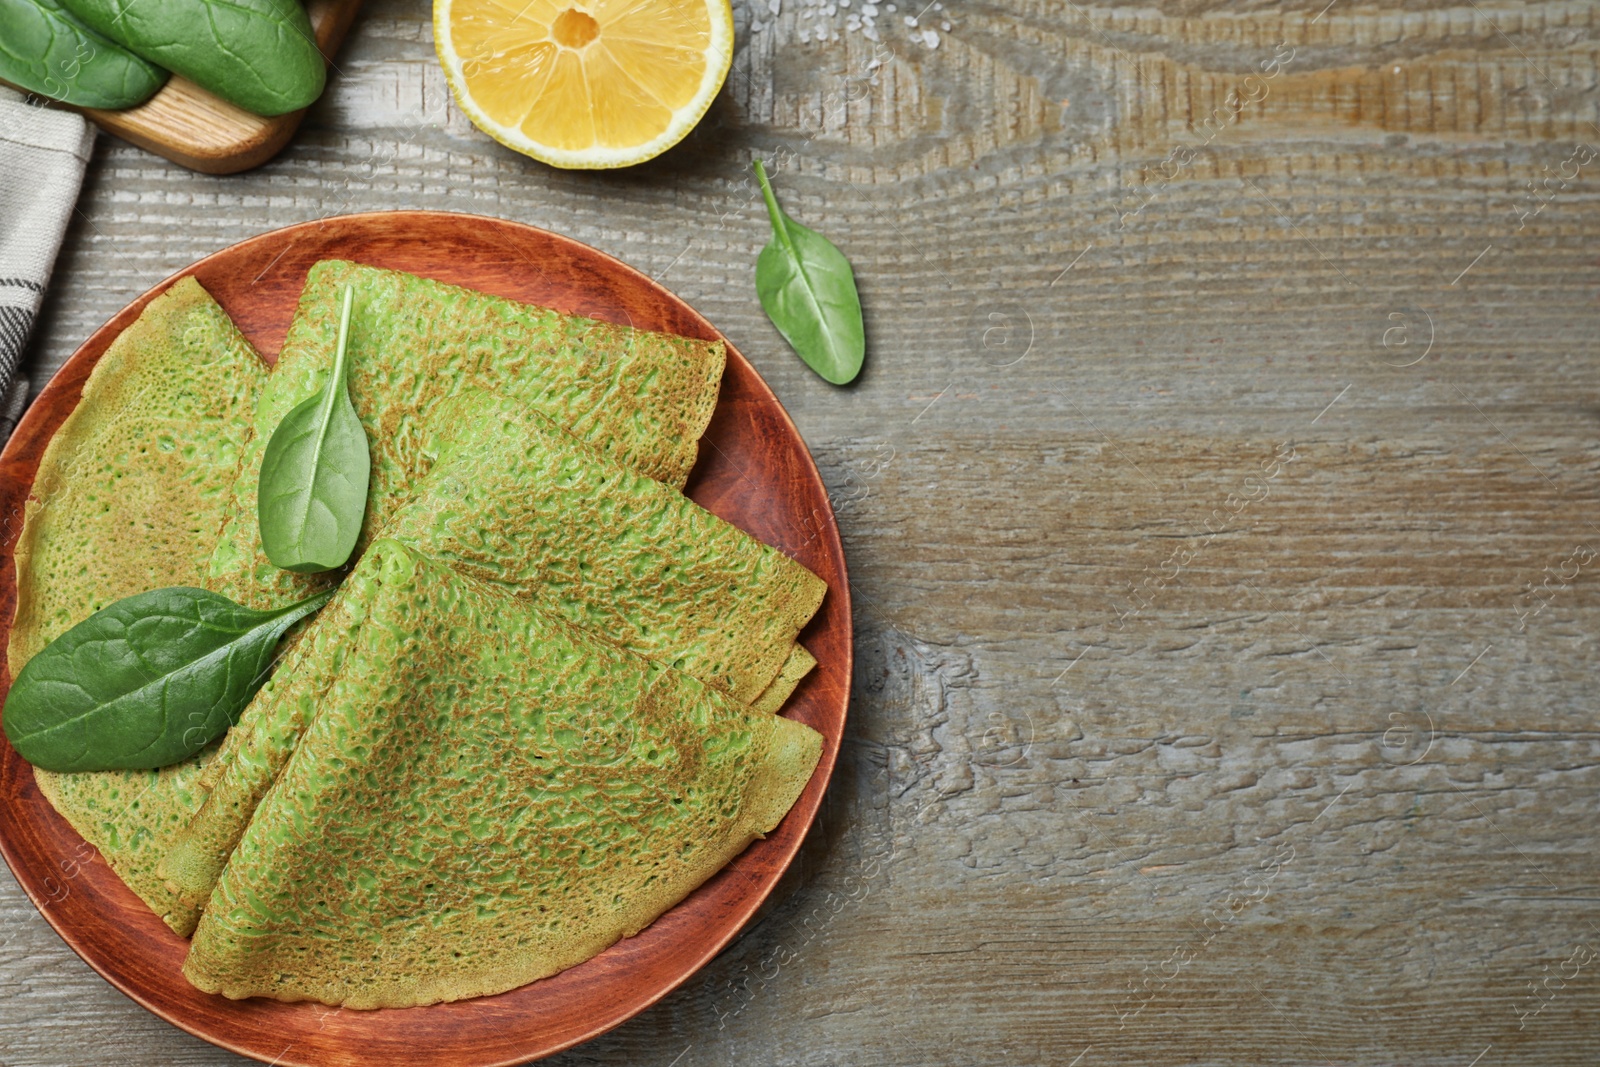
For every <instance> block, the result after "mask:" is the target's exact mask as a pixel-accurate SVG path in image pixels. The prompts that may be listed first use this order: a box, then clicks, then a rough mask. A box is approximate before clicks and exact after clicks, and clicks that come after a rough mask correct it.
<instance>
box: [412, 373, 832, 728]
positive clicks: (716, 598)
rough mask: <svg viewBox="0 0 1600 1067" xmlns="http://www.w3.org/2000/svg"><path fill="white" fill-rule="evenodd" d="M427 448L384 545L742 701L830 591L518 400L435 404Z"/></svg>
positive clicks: (470, 396) (471, 396)
mask: <svg viewBox="0 0 1600 1067" xmlns="http://www.w3.org/2000/svg"><path fill="white" fill-rule="evenodd" d="M423 451H424V452H425V453H426V454H428V455H430V456H432V457H434V461H433V466H432V469H431V471H430V472H429V474H428V476H427V477H426V478H425V479H423V481H422V482H421V483H420V485H419V486H418V489H417V492H416V493H415V495H414V496H413V497H412V498H411V500H410V502H409V503H407V504H405V505H404V506H402V507H401V508H399V510H397V511H396V512H395V513H394V516H393V517H392V518H391V519H390V520H389V522H388V523H387V524H386V525H385V526H384V528H383V535H384V536H385V537H392V538H394V539H395V540H397V541H401V542H403V543H405V544H408V545H412V546H414V547H416V548H417V549H419V550H421V551H422V552H423V553H424V554H425V555H428V556H431V557H433V558H435V559H438V560H441V561H443V562H445V563H449V564H451V565H452V566H455V567H457V568H459V569H462V570H465V571H466V572H468V573H470V574H473V575H475V576H477V577H479V578H483V579H485V580H488V581H491V582H494V583H496V584H498V585H501V586H503V587H504V588H506V589H507V590H509V591H511V592H515V593H520V594H524V595H527V596H531V597H532V598H533V599H534V600H535V601H536V602H537V603H538V604H539V605H540V606H541V607H544V608H546V609H548V610H550V611H554V612H555V613H557V614H559V615H560V616H562V617H563V618H565V619H567V620H568V621H569V622H572V623H575V624H577V625H579V626H582V627H584V628H586V629H588V630H592V631H594V632H595V633H597V634H600V635H602V636H604V637H605V638H607V639H609V640H611V641H613V642H614V643H616V644H619V645H622V646H623V647H624V648H627V649H630V650H632V651H634V652H637V653H639V654H640V655H642V656H646V657H648V658H652V659H660V660H663V661H664V662H666V663H668V664H670V665H672V666H674V667H677V668H678V669H679V670H681V671H683V672H684V673H686V674H690V675H693V676H694V677H696V678H698V679H700V680H701V681H702V682H705V683H706V684H708V685H712V686H715V687H716V688H718V689H721V690H723V691H724V692H726V693H729V694H731V695H732V696H734V697H735V698H737V699H739V700H742V701H745V702H746V703H748V702H750V701H753V700H754V699H756V697H758V696H759V695H760V694H761V693H762V692H763V691H764V690H765V689H766V688H767V686H768V685H769V684H771V683H772V681H773V680H774V679H775V678H776V676H777V675H778V673H779V670H780V668H781V667H782V666H783V665H784V664H785V662H786V661H787V660H789V659H790V657H791V655H792V654H794V648H795V643H794V642H795V637H796V635H798V634H799V632H800V630H801V629H802V628H803V627H804V626H805V625H806V623H807V622H809V621H810V620H811V616H812V615H814V614H816V611H817V608H818V606H819V605H820V604H821V603H822V598H823V595H824V594H825V593H826V592H827V586H826V585H825V584H824V583H823V581H822V579H821V578H818V577H817V576H816V575H815V574H812V573H811V572H810V571H809V570H807V569H806V568H805V566H804V565H803V564H801V563H799V562H797V561H796V560H793V559H790V558H789V557H788V556H786V555H784V554H783V553H782V552H780V551H778V550H777V549H775V548H772V547H770V546H768V545H764V544H762V543H761V542H760V541H758V540H756V539H755V538H754V537H751V536H750V535H749V534H747V533H745V532H744V531H743V530H740V529H739V528H738V527H736V526H734V525H732V524H731V523H727V522H724V521H723V520H722V519H719V518H717V516H715V515H713V514H711V512H709V511H707V510H706V509H704V508H702V507H701V506H700V505H698V504H696V503H695V502H694V501H692V500H690V499H688V498H687V497H685V496H684V495H683V494H682V493H679V492H678V491H677V490H675V489H672V488H669V487H668V486H665V485H663V484H661V483H660V482H658V481H656V480H654V479H652V478H647V477H645V476H644V475H641V474H637V473H635V472H633V471H630V470H629V469H628V468H627V467H625V466H623V465H622V464H620V463H617V462H615V461H612V460H610V459H608V458H607V457H605V456H602V455H598V454H596V453H595V452H594V451H592V450H591V449H588V448H586V447H584V446H583V445H581V444H579V443H578V442H577V441H576V440H574V439H573V438H572V437H571V436H570V435H568V434H566V433H563V432H562V431H561V429H560V428H559V427H557V426H556V425H555V424H554V423H552V422H550V420H548V419H546V418H545V417H544V416H542V415H540V414H539V413H538V412H537V411H534V410H532V409H530V408H529V407H528V406H527V405H525V404H522V403H520V402H519V401H516V400H514V399H511V398H509V397H505V396H501V395H499V394H496V393H486V392H479V391H474V392H468V393H463V394H462V395H460V396H458V397H455V398H453V399H451V400H448V401H446V402H444V403H443V404H441V405H439V407H438V409H437V410H436V411H435V413H434V415H433V417H432V418H431V419H430V421H429V429H428V433H427V435H426V438H425V441H424V445H423Z"/></svg>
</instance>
